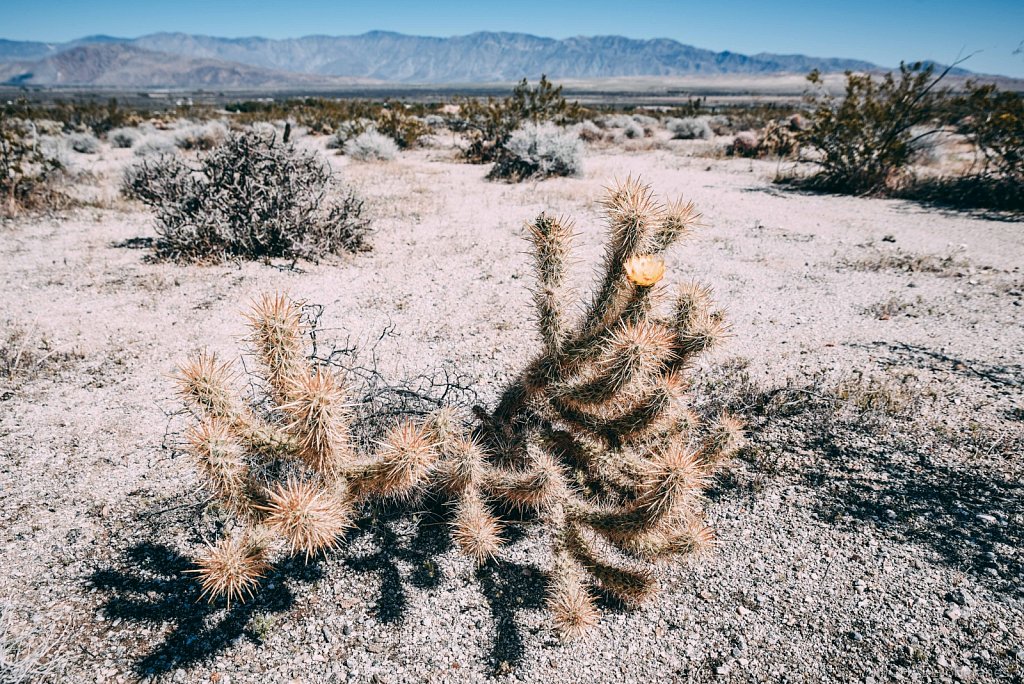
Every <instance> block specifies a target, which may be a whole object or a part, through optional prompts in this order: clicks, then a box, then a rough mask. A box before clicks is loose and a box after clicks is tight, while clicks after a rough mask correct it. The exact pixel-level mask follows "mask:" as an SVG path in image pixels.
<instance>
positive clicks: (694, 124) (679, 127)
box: [665, 117, 715, 140]
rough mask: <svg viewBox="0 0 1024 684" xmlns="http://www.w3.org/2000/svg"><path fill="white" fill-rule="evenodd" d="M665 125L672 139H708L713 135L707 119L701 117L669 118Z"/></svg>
mask: <svg viewBox="0 0 1024 684" xmlns="http://www.w3.org/2000/svg"><path fill="white" fill-rule="evenodd" d="M665 127H666V128H668V131H669V133H671V134H672V138H673V139H674V140H710V139H711V138H713V137H714V135H715V134H714V132H713V131H712V130H711V126H710V124H708V120H707V119H705V118H703V117H699V118H698V117H689V118H686V119H669V120H668V122H667V123H666V124H665Z"/></svg>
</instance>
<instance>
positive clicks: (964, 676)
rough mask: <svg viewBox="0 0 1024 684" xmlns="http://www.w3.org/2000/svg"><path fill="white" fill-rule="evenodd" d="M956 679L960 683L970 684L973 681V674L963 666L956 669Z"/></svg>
mask: <svg viewBox="0 0 1024 684" xmlns="http://www.w3.org/2000/svg"><path fill="white" fill-rule="evenodd" d="M956 678H957V679H958V680H960V681H961V682H971V681H974V673H973V672H971V668H969V667H967V666H966V665H964V666H963V667H959V668H957V670H956Z"/></svg>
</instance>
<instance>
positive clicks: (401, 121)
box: [376, 104, 429, 150]
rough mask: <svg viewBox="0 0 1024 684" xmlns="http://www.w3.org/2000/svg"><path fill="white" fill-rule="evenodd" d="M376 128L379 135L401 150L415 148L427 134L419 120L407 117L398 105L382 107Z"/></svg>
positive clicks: (427, 130)
mask: <svg viewBox="0 0 1024 684" xmlns="http://www.w3.org/2000/svg"><path fill="white" fill-rule="evenodd" d="M376 128H377V131H378V132H379V133H382V134H384V135H386V136H387V137H389V138H391V139H392V140H394V141H395V144H396V145H398V147H400V148H401V149H403V150H407V149H409V148H412V147H416V145H417V144H419V141H420V138H422V137H423V136H424V135H426V134H427V133H428V132H429V129H428V128H427V126H426V125H425V124H424V123H423V122H422V121H420V120H419V119H417V118H415V117H413V116H409V114H407V113H406V111H405V108H404V107H402V106H401V105H399V104H396V105H393V106H388V107H384V108H382V109H381V110H380V114H378V115H377V121H376Z"/></svg>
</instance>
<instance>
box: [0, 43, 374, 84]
mask: <svg viewBox="0 0 1024 684" xmlns="http://www.w3.org/2000/svg"><path fill="white" fill-rule="evenodd" d="M356 81H357V79H341V78H326V79H325V78H324V77H320V76H310V75H306V74H290V73H285V72H281V71H276V70H273V69H264V68H262V67H255V66H250V65H247V64H239V63H237V62H225V61H223V60H216V59H203V58H192V57H182V56H179V55H169V54H166V53H160V52H154V51H152V50H144V49H142V48H139V47H135V46H134V45H131V44H127V43H123V42H114V43H101V44H88V45H79V46H77V47H72V48H70V49H68V50H62V51H59V52H56V53H55V54H51V55H50V56H49V57H44V58H43V59H39V60H35V61H15V62H0V83H7V84H17V85H42V86H61V85H75V86H106V87H164V88H195V87H205V88H228V89H231V88H281V87H287V86H301V85H322V84H328V85H330V84H333V85H339V84H350V83H353V82H356Z"/></svg>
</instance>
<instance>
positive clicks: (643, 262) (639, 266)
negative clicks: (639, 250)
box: [626, 255, 665, 287]
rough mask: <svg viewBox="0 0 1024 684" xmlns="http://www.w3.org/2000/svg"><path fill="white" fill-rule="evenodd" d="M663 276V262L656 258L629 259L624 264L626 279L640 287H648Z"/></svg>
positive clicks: (636, 257) (648, 256)
mask: <svg viewBox="0 0 1024 684" xmlns="http://www.w3.org/2000/svg"><path fill="white" fill-rule="evenodd" d="M664 275H665V262H664V261H663V260H662V259H661V258H660V257H656V256H650V255H644V256H635V257H631V258H630V259H629V260H628V261H627V262H626V277H627V278H629V280H630V282H631V283H633V284H634V285H639V286H640V287H650V286H651V285H654V284H655V283H656V282H658V281H659V280H661V279H662V277H663V276H664Z"/></svg>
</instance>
